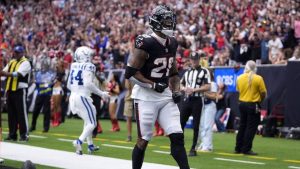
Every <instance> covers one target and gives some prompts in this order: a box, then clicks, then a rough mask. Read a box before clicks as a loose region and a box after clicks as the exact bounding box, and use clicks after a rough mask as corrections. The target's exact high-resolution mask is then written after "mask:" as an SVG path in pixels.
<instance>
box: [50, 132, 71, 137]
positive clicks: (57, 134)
mask: <svg viewBox="0 0 300 169" xmlns="http://www.w3.org/2000/svg"><path fill="white" fill-rule="evenodd" d="M52 135H53V136H59V137H60V136H64V137H70V136H68V135H66V134H59V133H52Z"/></svg>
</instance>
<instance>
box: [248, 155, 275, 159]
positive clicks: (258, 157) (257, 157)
mask: <svg viewBox="0 0 300 169" xmlns="http://www.w3.org/2000/svg"><path fill="white" fill-rule="evenodd" d="M248 157H249V158H254V159H259V160H276V159H277V158H273V157H262V156H248Z"/></svg>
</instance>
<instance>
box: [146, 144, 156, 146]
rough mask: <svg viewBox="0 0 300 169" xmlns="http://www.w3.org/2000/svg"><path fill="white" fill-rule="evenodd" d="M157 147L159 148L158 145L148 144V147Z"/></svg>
mask: <svg viewBox="0 0 300 169" xmlns="http://www.w3.org/2000/svg"><path fill="white" fill-rule="evenodd" d="M155 146H157V145H155V144H148V147H155Z"/></svg>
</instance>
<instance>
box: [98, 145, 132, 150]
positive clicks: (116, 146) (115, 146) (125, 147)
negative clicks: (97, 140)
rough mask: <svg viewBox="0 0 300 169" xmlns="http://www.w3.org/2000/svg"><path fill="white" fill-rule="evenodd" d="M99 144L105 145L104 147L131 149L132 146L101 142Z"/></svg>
mask: <svg viewBox="0 0 300 169" xmlns="http://www.w3.org/2000/svg"><path fill="white" fill-rule="evenodd" d="M101 145H102V146H105V147H114V148H121V149H128V150H133V147H127V146H118V145H112V144H101Z"/></svg>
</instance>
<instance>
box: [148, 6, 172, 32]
mask: <svg viewBox="0 0 300 169" xmlns="http://www.w3.org/2000/svg"><path fill="white" fill-rule="evenodd" d="M149 25H150V27H151V29H152V30H153V31H156V32H161V33H163V34H164V35H166V36H173V34H174V30H175V28H176V15H175V14H174V12H173V11H172V10H171V8H169V7H168V6H166V5H158V6H157V7H156V8H154V9H153V11H152V14H151V16H150V17H149Z"/></svg>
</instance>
